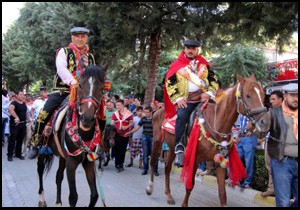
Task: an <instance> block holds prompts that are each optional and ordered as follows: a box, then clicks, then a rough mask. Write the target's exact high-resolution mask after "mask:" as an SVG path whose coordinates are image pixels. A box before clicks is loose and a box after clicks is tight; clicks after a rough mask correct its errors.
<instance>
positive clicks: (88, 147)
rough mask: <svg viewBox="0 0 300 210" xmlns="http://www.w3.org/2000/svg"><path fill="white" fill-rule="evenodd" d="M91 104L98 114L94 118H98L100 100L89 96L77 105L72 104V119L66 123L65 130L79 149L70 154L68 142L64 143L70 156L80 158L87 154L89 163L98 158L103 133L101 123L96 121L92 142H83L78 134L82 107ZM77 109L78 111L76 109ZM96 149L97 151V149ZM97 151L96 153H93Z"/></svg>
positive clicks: (70, 114) (70, 115)
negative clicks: (81, 155)
mask: <svg viewBox="0 0 300 210" xmlns="http://www.w3.org/2000/svg"><path fill="white" fill-rule="evenodd" d="M87 102H91V103H92V104H93V105H94V106H95V107H96V112H95V115H94V118H96V116H97V112H98V109H99V104H100V102H99V100H97V99H96V98H95V97H94V96H87V97H85V98H83V99H82V100H80V101H79V100H77V102H76V103H71V104H70V112H69V115H68V117H69V118H71V119H69V121H68V122H67V123H66V126H65V129H66V132H67V134H68V135H69V137H70V139H71V140H72V142H73V143H74V145H75V146H76V147H77V149H76V150H75V151H74V152H70V151H69V149H68V147H67V144H66V141H64V148H65V150H66V153H67V154H68V155H69V156H78V155H80V154H82V153H84V152H87V157H88V160H89V161H95V160H96V158H97V156H96V153H97V151H98V149H99V144H100V143H101V131H100V128H99V123H98V120H95V121H96V123H95V131H94V136H93V138H92V139H91V140H89V141H83V140H82V138H81V136H80V135H79V133H78V121H79V118H78V112H77V110H79V112H80V105H81V104H84V103H87ZM76 107H77V109H76ZM95 148H96V149H95ZM94 150H95V152H93V151H94Z"/></svg>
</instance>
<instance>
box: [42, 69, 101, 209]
mask: <svg viewBox="0 0 300 210" xmlns="http://www.w3.org/2000/svg"><path fill="white" fill-rule="evenodd" d="M105 71H106V66H105V67H102V68H100V67H98V66H96V65H90V66H87V68H86V69H85V71H84V72H83V74H82V75H81V76H80V78H79V84H78V87H77V91H76V92H77V97H76V99H77V101H76V104H70V105H68V104H67V105H66V107H65V108H66V110H67V111H66V116H65V117H64V118H63V121H62V123H61V125H60V126H59V128H58V126H56V125H55V120H54V122H53V126H55V129H54V132H51V134H50V136H49V138H48V140H47V142H46V145H44V146H43V147H44V150H46V151H47V152H46V153H45V152H44V153H41V150H40V154H39V156H38V163H37V165H38V169H37V171H38V175H39V191H38V193H39V204H38V205H39V207H44V206H46V201H45V197H44V187H43V173H44V172H45V171H46V172H48V171H49V170H50V168H51V165H52V162H53V154H54V155H55V156H58V157H59V168H58V170H57V172H56V185H57V194H56V206H62V201H61V184H62V181H63V177H64V170H65V169H66V172H67V178H68V184H69V190H70V193H69V204H70V206H71V207H74V206H76V203H77V200H78V194H77V190H76V180H75V177H76V176H75V175H76V169H77V167H78V165H79V164H80V163H82V166H83V168H84V170H85V174H86V178H87V181H88V184H89V187H90V190H91V195H90V203H89V207H94V206H95V204H96V202H97V200H98V197H99V195H98V192H97V188H96V169H95V159H96V157H95V156H94V154H95V153H94V151H95V150H97V147H98V145H99V143H100V140H101V132H100V128H99V125H98V120H97V112H98V109H99V107H100V101H101V99H102V96H103V93H102V90H103V87H104V78H105ZM67 99H68V98H67ZM72 105H73V106H72ZM63 107H64V106H63ZM61 109H63V110H65V109H64V108H61ZM56 118H59V117H56ZM43 147H42V148H43ZM49 187H50V186H49ZM51 187H54V186H51ZM100 193H101V192H100Z"/></svg>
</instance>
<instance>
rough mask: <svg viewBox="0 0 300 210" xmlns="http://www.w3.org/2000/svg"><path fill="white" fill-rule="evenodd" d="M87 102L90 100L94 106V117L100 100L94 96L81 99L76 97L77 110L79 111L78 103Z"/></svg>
mask: <svg viewBox="0 0 300 210" xmlns="http://www.w3.org/2000/svg"><path fill="white" fill-rule="evenodd" d="M88 102H91V103H92V104H93V105H94V106H95V107H96V111H95V118H96V116H97V113H98V110H99V105H100V101H99V100H98V99H96V98H95V97H94V96H87V97H84V98H82V99H78V101H77V108H78V110H79V113H80V105H81V104H85V103H88Z"/></svg>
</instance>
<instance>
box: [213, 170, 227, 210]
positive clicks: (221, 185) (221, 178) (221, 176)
mask: <svg viewBox="0 0 300 210" xmlns="http://www.w3.org/2000/svg"><path fill="white" fill-rule="evenodd" d="M216 173H217V182H218V191H219V199H220V203H221V206H222V207H226V206H227V197H226V189H225V175H226V168H222V167H221V166H220V165H219V166H218V167H217V169H216Z"/></svg>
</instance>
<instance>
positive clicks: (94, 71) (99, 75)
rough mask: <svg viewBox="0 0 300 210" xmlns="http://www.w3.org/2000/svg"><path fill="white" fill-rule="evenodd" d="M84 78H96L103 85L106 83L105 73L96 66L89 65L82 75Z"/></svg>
mask: <svg viewBox="0 0 300 210" xmlns="http://www.w3.org/2000/svg"><path fill="white" fill-rule="evenodd" d="M81 77H82V78H89V77H95V78H96V79H98V80H100V81H101V82H102V83H104V81H105V71H104V70H103V69H102V68H101V67H99V66H96V65H94V64H93V65H89V66H87V67H86V69H85V71H84V72H83V74H82V75H81Z"/></svg>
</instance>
